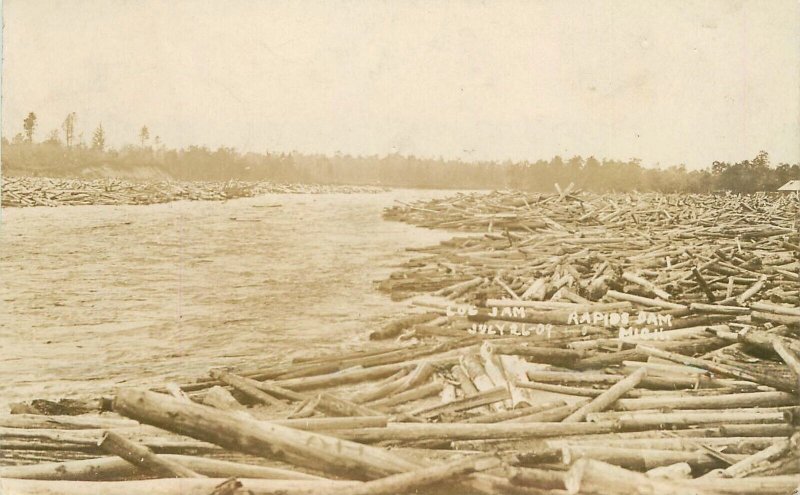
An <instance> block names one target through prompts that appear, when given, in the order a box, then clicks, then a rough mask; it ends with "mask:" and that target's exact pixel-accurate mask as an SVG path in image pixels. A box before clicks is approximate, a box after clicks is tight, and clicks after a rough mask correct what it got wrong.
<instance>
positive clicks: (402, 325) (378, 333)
mask: <svg viewBox="0 0 800 495" xmlns="http://www.w3.org/2000/svg"><path fill="white" fill-rule="evenodd" d="M438 316H439V313H433V312H431V313H423V314H419V315H411V316H407V317H405V318H400V319H397V320H394V321H392V322H391V323H389V324H388V325H386V326H384V327H383V328H381V329H380V330H375V331H374V332H371V333H370V334H369V339H370V340H381V339H391V338H393V337H397V336H398V335H399V334H400V332H402V331H403V330H405V329H406V328H408V327H411V326H414V325H417V324H419V323H425V322H427V321H431V320H433V319H434V318H437V317H438Z"/></svg>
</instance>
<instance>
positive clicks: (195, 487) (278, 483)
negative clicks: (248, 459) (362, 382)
mask: <svg viewBox="0 0 800 495" xmlns="http://www.w3.org/2000/svg"><path fill="white" fill-rule="evenodd" d="M226 481H228V480H227V479H225V478H165V479H154V480H137V481H61V480H59V481H46V480H21V479H11V478H7V479H4V480H2V482H0V483H2V485H1V486H2V487H3V489H4V490H5V493H8V494H13V495H56V494H57V495H87V494H91V495H132V494H145V493H146V494H147V495H210V494H211V493H213V491H214V489H215V488H216V487H217V486H219V485H221V484H222V483H224V482H226ZM238 481H240V482H241V483H242V492H243V493H248V491H249V493H252V494H253V495H308V493H309V492H310V491H316V492H317V493H320V492H321V491H322V490H327V493H336V492H337V491H338V490H341V489H344V488H348V487H353V486H358V485H359V484H361V483H360V482H358V481H338V480H271V479H248V478H240V479H238Z"/></svg>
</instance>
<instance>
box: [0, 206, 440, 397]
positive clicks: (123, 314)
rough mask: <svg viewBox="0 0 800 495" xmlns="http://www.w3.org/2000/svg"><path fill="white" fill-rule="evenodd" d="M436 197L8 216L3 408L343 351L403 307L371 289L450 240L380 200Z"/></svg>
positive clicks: (0, 233)
mask: <svg viewBox="0 0 800 495" xmlns="http://www.w3.org/2000/svg"><path fill="white" fill-rule="evenodd" d="M446 194H452V192H442V191H390V192H386V193H381V194H329V195H266V196H259V197H256V198H245V199H238V200H233V201H228V202H225V203H219V202H176V203H168V204H162V205H149V206H67V207H57V208H22V209H14V208H8V209H4V210H3V212H2V222H1V223H0V351H1V352H2V353H1V354H0V383H2V385H0V390H2V393H0V411H2V410H4V409H5V408H6V407H7V405H8V403H9V402H13V401H16V400H26V399H31V398H56V397H62V396H71V397H72V396H83V397H92V396H97V395H98V394H100V393H107V392H109V391H111V390H112V389H113V388H114V387H115V386H118V385H121V384H130V385H142V384H158V383H161V382H163V381H164V380H166V379H170V380H188V379H194V378H196V377H198V376H200V375H203V374H205V373H206V372H207V370H208V368H209V367H211V366H218V365H242V364H245V365H247V366H248V367H249V366H256V365H258V364H269V362H270V360H273V359H276V358H278V357H280V356H283V355H286V354H290V355H291V354H294V353H298V352H307V351H308V350H310V349H318V350H319V351H320V352H322V351H328V352H330V351H331V350H333V349H338V348H347V347H352V346H353V345H354V344H356V343H357V342H358V341H360V340H363V339H364V338H365V335H366V332H367V331H368V329H370V328H373V327H375V326H377V325H380V323H381V322H383V321H385V320H386V319H387V318H389V317H391V316H392V315H394V314H396V313H397V312H398V311H401V310H402V308H403V307H404V306H403V305H402V304H400V303H393V302H391V301H390V300H389V298H388V297H387V296H386V295H384V294H382V293H379V292H378V291H377V290H376V289H375V287H374V285H373V283H372V282H373V281H374V280H378V279H381V278H383V277H385V276H386V275H388V273H389V272H390V271H391V269H392V266H393V265H397V264H398V263H401V262H402V261H404V260H406V259H407V258H408V257H409V256H410V253H408V252H405V251H404V248H405V247H412V246H423V245H428V244H433V243H438V242H439V241H440V240H442V239H445V238H448V237H450V234H448V233H445V232H438V231H430V230H425V229H419V228H416V227H412V226H409V225H405V224H402V223H398V222H387V221H384V220H382V219H381V211H382V209H383V208H384V207H386V206H389V205H391V204H393V203H394V201H395V200H396V199H400V200H403V201H410V200H414V199H420V198H429V197H434V196H442V195H446Z"/></svg>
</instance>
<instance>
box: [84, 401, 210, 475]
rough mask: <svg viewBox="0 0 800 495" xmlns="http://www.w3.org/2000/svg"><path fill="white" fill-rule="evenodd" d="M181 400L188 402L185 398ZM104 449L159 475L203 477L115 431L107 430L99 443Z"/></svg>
mask: <svg viewBox="0 0 800 495" xmlns="http://www.w3.org/2000/svg"><path fill="white" fill-rule="evenodd" d="M177 399H178V400H179V401H182V402H186V401H185V400H183V398H177ZM97 445H99V446H100V448H101V449H103V451H105V452H107V453H109V454H113V455H117V456H119V457H121V458H122V459H125V460H126V461H128V462H130V463H131V464H133V465H134V466H136V467H138V468H140V469H142V470H144V471H147V472H151V473H154V474H156V475H159V476H165V477H175V478H199V477H202V475H201V474H198V473H196V472H194V471H192V470H191V469H189V468H187V467H185V466H183V465H181V464H179V463H177V462H173V461H171V460H169V459H166V458H161V457H159V456H157V455H155V454H154V453H153V452H151V451H150V449H148V448H147V447H145V446H144V445H141V444H137V443H134V442H131V441H130V440H128V439H127V438H124V437H122V436H120V435H118V434H116V433H114V432H113V431H107V432H105V434H103V437H102V438H101V439H100V441H99V442H98V443H97Z"/></svg>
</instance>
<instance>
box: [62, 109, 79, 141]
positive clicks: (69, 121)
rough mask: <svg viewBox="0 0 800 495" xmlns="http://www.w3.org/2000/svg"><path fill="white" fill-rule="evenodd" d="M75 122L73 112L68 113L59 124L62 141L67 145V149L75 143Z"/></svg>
mask: <svg viewBox="0 0 800 495" xmlns="http://www.w3.org/2000/svg"><path fill="white" fill-rule="evenodd" d="M75 120H76V116H75V112H70V113H68V114H67V118H66V119H64V122H63V123H62V124H61V129H63V130H64V141H65V142H66V143H67V148H71V147H72V143H73V142H74V141H75Z"/></svg>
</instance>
